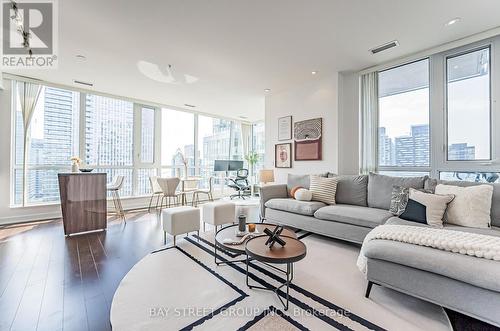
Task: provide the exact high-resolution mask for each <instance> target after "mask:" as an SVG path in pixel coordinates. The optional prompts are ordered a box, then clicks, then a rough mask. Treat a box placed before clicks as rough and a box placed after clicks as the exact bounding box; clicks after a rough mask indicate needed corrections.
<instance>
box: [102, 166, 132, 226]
mask: <svg viewBox="0 0 500 331" xmlns="http://www.w3.org/2000/svg"><path fill="white" fill-rule="evenodd" d="M124 180H125V176H121V175H119V176H115V177H114V178H113V181H112V182H111V183H110V184H108V185H106V190H107V191H108V192H111V196H112V197H113V204H114V205H115V211H116V215H118V216H119V217H120V218H123V221H124V222H125V223H126V222H127V221H126V220H125V212H124V211H123V207H122V202H121V200H120V195H119V194H118V191H119V190H120V189H121V188H122V186H123V181H124Z"/></svg>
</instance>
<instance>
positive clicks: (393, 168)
mask: <svg viewBox="0 0 500 331" xmlns="http://www.w3.org/2000/svg"><path fill="white" fill-rule="evenodd" d="M424 60H427V61H428V68H429V72H428V75H429V100H428V102H429V111H428V119H429V165H428V166H381V165H379V139H378V129H379V128H380V104H379V100H380V97H379V95H380V93H379V91H380V86H379V84H378V81H377V116H376V118H377V123H376V127H377V141H376V143H375V153H376V155H375V158H376V162H377V164H376V169H377V172H379V171H380V172H429V173H430V172H431V168H432V159H433V155H432V152H431V151H432V134H431V132H432V123H431V100H432V97H431V78H432V69H431V58H430V57H429V56H425V57H421V58H417V59H413V60H411V61H408V62H404V63H401V64H398V65H395V66H392V67H389V68H385V69H383V70H378V71H377V73H378V74H380V73H381V72H384V71H388V70H392V69H397V68H400V67H403V66H406V65H409V64H413V63H417V62H420V61H424ZM378 74H377V76H378ZM377 80H378V77H377Z"/></svg>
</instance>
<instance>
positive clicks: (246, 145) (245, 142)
mask: <svg viewBox="0 0 500 331" xmlns="http://www.w3.org/2000/svg"><path fill="white" fill-rule="evenodd" d="M251 136H252V125H251V124H246V123H241V145H242V147H243V157H245V156H247V155H248V153H250V139H251Z"/></svg>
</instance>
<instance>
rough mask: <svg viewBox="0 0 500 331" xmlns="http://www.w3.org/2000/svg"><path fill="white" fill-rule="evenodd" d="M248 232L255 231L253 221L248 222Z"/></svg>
mask: <svg viewBox="0 0 500 331" xmlns="http://www.w3.org/2000/svg"><path fill="white" fill-rule="evenodd" d="M248 232H255V224H254V223H250V224H248Z"/></svg>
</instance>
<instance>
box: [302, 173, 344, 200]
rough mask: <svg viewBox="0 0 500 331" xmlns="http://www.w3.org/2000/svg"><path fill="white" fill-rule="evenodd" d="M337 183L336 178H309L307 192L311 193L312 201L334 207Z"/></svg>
mask: <svg viewBox="0 0 500 331" xmlns="http://www.w3.org/2000/svg"><path fill="white" fill-rule="evenodd" d="M338 181H339V179H338V177H333V178H324V177H319V176H311V185H310V187H309V191H311V192H312V200H314V201H320V202H324V203H326V204H329V205H334V204H335V193H336V192H337V183H338Z"/></svg>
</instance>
